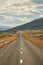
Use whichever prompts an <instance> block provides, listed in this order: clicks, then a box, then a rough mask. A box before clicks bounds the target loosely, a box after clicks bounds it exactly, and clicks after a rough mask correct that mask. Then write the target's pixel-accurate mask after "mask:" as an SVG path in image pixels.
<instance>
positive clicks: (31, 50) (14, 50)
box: [0, 32, 43, 65]
mask: <svg viewBox="0 0 43 65" xmlns="http://www.w3.org/2000/svg"><path fill="white" fill-rule="evenodd" d="M0 65H43V48H41V47H39V46H37V45H35V44H34V43H31V42H30V41H27V40H26V39H24V37H23V36H22V33H21V32H19V37H18V39H17V40H15V41H13V42H11V43H10V44H8V45H6V46H4V47H3V48H0Z"/></svg>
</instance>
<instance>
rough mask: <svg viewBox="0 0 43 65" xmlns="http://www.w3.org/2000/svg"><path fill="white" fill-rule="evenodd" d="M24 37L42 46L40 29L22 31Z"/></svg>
mask: <svg viewBox="0 0 43 65" xmlns="http://www.w3.org/2000/svg"><path fill="white" fill-rule="evenodd" d="M23 35H24V38H25V39H27V40H29V41H31V42H33V43H36V44H37V45H39V46H43V32H41V30H40V31H39V30H33V31H32V30H31V31H27V32H26V31H25V32H23Z"/></svg>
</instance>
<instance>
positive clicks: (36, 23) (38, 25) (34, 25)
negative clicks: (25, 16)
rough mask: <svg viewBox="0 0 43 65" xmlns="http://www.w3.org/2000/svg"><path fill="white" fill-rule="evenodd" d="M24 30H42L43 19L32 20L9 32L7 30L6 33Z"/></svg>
mask: <svg viewBox="0 0 43 65" xmlns="http://www.w3.org/2000/svg"><path fill="white" fill-rule="evenodd" d="M24 29H28V30H33V29H43V18H38V19H35V20H32V21H31V22H29V23H26V24H23V25H21V26H17V27H14V28H12V29H9V30H7V32H12V31H17V30H24Z"/></svg>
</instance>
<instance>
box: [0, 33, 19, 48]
mask: <svg viewBox="0 0 43 65" xmlns="http://www.w3.org/2000/svg"><path fill="white" fill-rule="evenodd" d="M17 37H18V34H12V35H11V34H10V35H7V37H4V38H3V40H4V41H3V42H0V47H3V46H5V45H7V44H9V42H12V41H13V40H15V39H17ZM1 39H2V38H1Z"/></svg>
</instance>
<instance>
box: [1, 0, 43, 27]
mask: <svg viewBox="0 0 43 65" xmlns="http://www.w3.org/2000/svg"><path fill="white" fill-rule="evenodd" d="M39 17H43V0H0V26H11V27H15V26H17V25H21V24H24V23H27V22H30V21H31V20H33V19H36V18H39Z"/></svg>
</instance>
